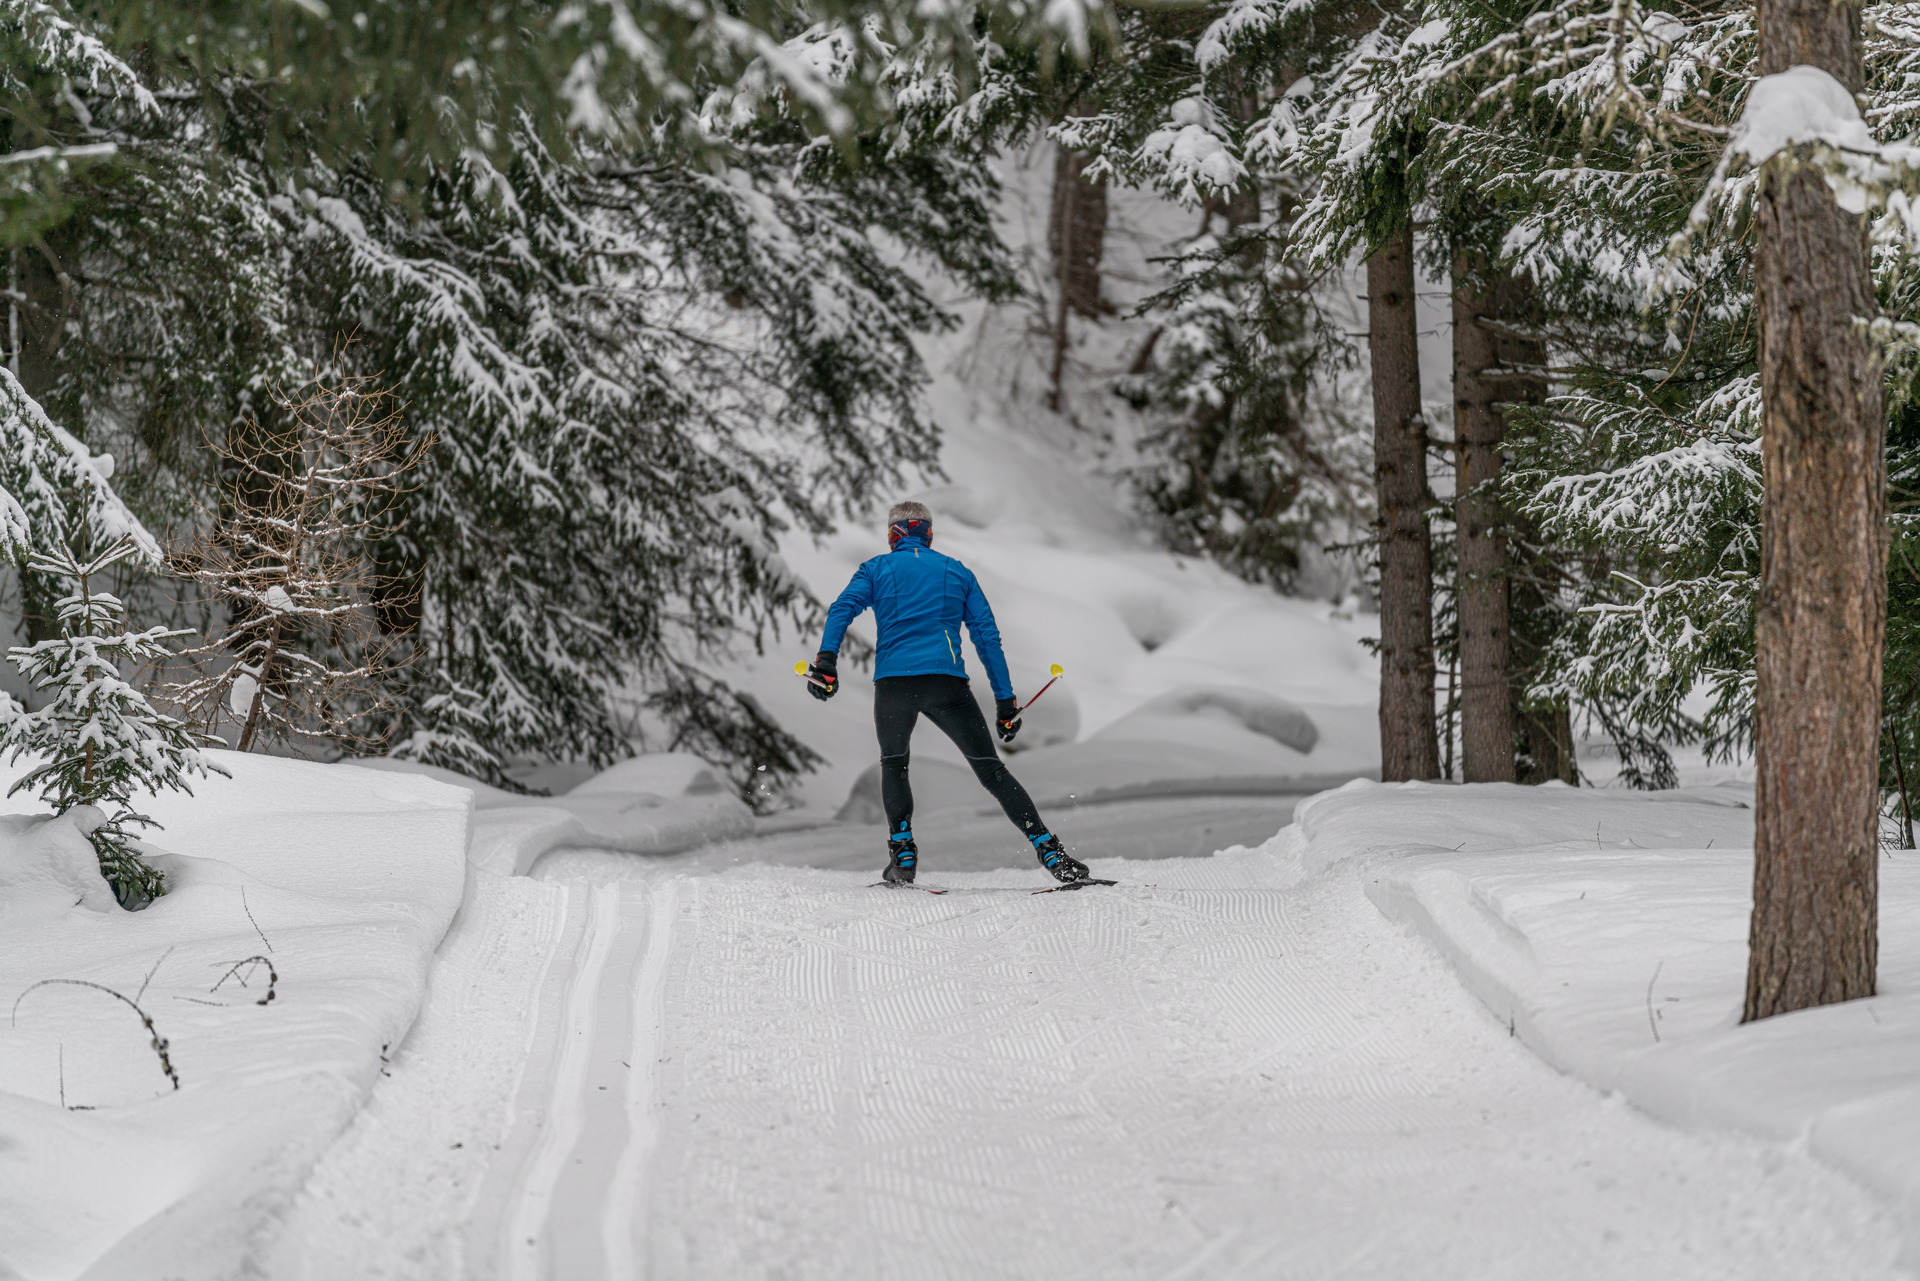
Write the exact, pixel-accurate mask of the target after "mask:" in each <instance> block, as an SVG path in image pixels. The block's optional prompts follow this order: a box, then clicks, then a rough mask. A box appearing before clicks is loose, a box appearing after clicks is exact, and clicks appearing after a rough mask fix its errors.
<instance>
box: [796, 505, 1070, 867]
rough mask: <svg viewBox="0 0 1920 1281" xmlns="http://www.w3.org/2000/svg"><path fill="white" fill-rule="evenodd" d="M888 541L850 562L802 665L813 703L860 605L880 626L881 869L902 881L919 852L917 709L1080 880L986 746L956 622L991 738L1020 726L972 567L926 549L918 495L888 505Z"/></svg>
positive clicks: (1048, 853)
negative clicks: (912, 784) (984, 696)
mask: <svg viewBox="0 0 1920 1281" xmlns="http://www.w3.org/2000/svg"><path fill="white" fill-rule="evenodd" d="M887 544H888V547H889V548H890V550H889V551H888V553H887V554H886V555H884V556H875V557H874V558H873V559H872V560H870V561H868V562H867V563H866V564H864V565H862V566H861V567H860V568H859V569H857V570H855V571H854V574H853V581H851V582H849V583H848V584H847V588H846V590H845V591H843V592H841V593H840V596H839V599H837V600H835V601H834V602H833V607H832V608H831V609H829V610H828V611H827V630H826V634H825V635H824V636H823V637H821V639H820V652H819V654H818V655H816V656H815V658H814V660H813V666H812V668H811V669H809V671H808V675H809V676H811V677H812V678H813V679H812V681H810V682H809V683H808V685H807V691H808V692H809V693H811V694H812V695H813V696H814V697H815V698H817V699H820V700H821V701H822V702H824V701H826V700H827V699H829V698H832V697H833V696H834V694H835V693H837V692H838V691H839V688H840V673H839V662H840V642H841V640H842V639H844V638H845V636H846V634H847V625H848V624H850V623H851V622H853V620H854V619H856V618H858V617H859V616H860V612H861V611H862V610H866V609H871V610H873V617H874V621H875V622H876V623H878V624H879V629H880V646H879V654H878V656H877V658H876V659H875V661H874V665H873V724H874V728H875V729H876V730H877V731H878V732H879V735H880V799H881V801H882V803H884V804H885V806H886V809H887V870H886V871H884V872H882V873H881V876H882V877H883V878H884V879H885V880H887V881H890V882H893V883H896V884H911V883H912V881H913V873H914V868H915V865H916V864H917V863H918V862H919V851H918V849H917V848H916V847H915V845H914V843H913V792H912V790H911V789H910V788H909V787H908V785H907V763H908V757H909V753H908V750H907V748H908V744H909V742H910V741H911V739H912V737H913V727H914V723H915V722H916V721H918V720H919V718H920V716H921V714H922V713H925V715H926V718H927V719H928V720H930V721H932V722H933V723H934V724H935V725H937V726H939V728H940V730H941V732H942V733H944V734H946V736H947V737H948V738H950V739H952V740H953V742H954V745H955V746H957V747H958V748H959V749H960V752H961V754H962V755H963V756H965V757H966V758H967V764H969V765H971V766H973V773H974V776H975V777H976V778H978V779H979V780H980V783H981V786H983V787H985V788H986V789H987V790H988V791H989V792H992V793H993V795H994V799H995V800H997V801H999V802H1000V808H1002V809H1004V810H1005V811H1006V812H1007V817H1008V818H1010V819H1012V820H1013V821H1014V823H1015V825H1016V826H1018V827H1019V828H1020V831H1021V832H1022V834H1024V835H1025V836H1026V838H1027V840H1028V841H1030V842H1031V843H1032V845H1033V849H1034V852H1035V853H1036V854H1038V855H1039V856H1040V863H1041V866H1043V867H1045V868H1046V869H1047V870H1048V871H1049V872H1052V873H1053V875H1054V878H1055V879H1056V880H1059V881H1063V882H1066V883H1068V884H1071V883H1073V882H1075V881H1083V880H1086V879H1087V867H1086V864H1084V863H1081V862H1078V861H1077V860H1075V859H1073V858H1072V857H1070V856H1069V855H1068V854H1067V852H1066V851H1065V850H1064V849H1062V848H1061V847H1060V840H1059V838H1058V837H1056V836H1054V835H1053V834H1052V833H1051V832H1049V831H1048V830H1047V825H1046V824H1045V823H1044V822H1042V821H1041V819H1040V813H1039V811H1038V810H1036V809H1034V807H1033V800H1032V798H1031V797H1029V796H1028V795H1027V789H1026V788H1024V787H1022V786H1020V783H1019V781H1018V780H1017V779H1015V778H1014V776H1013V774H1012V773H1011V772H1010V771H1008V769H1007V767H1006V765H1005V764H1004V763H1002V761H1001V760H1000V757H999V754H998V753H996V752H995V751H994V750H993V739H992V738H991V737H989V736H988V733H987V723H986V721H985V719H983V718H982V717H981V715H980V705H979V704H978V703H976V702H974V701H973V691H972V690H971V689H970V688H969V687H968V685H967V669H966V665H965V664H964V663H962V662H961V661H960V624H962V623H965V624H966V625H967V633H968V634H969V635H970V636H972V637H973V649H974V652H975V653H977V654H978V655H979V656H980V663H981V666H983V667H985V668H986V669H987V680H988V682H989V683H990V684H991V685H992V686H993V697H994V709H993V715H994V721H995V722H996V724H997V727H998V730H999V734H1000V741H1001V742H1003V743H1011V742H1012V741H1013V736H1014V735H1015V734H1018V733H1019V732H1020V704H1019V701H1018V700H1016V699H1015V698H1014V696H1013V681H1012V679H1011V678H1010V677H1009V676H1008V675H1007V660H1006V657H1005V656H1004V655H1003V654H1002V653H1001V652H1000V629H999V628H997V627H995V626H994V623H993V611H992V610H991V609H989V608H988V607H987V598H986V596H985V595H984V594H982V592H981V591H980V583H979V581H978V580H977V579H975V578H974V576H973V572H972V571H971V570H969V569H968V568H967V567H966V566H965V565H962V564H961V563H960V562H959V561H957V560H955V559H954V558H953V557H951V556H943V555H941V554H940V553H939V552H937V551H934V550H933V513H932V512H930V511H928V510H927V508H926V505H925V504H923V503H898V504H896V505H895V506H894V509H893V511H892V512H890V513H889V514H888V516H887Z"/></svg>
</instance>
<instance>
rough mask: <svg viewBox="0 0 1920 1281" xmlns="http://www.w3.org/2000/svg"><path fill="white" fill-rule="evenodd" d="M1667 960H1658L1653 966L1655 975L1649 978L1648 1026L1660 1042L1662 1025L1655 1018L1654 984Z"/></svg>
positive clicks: (1656, 1041)
mask: <svg viewBox="0 0 1920 1281" xmlns="http://www.w3.org/2000/svg"><path fill="white" fill-rule="evenodd" d="M1665 964H1666V962H1665V961H1658V962H1656V963H1655V964H1654V967H1653V977H1652V978H1650V979H1648V980H1647V1026H1648V1027H1650V1028H1652V1029H1653V1043H1654V1044H1655V1045H1658V1044H1659V1043H1660V1025H1659V1024H1658V1023H1656V1022H1654V1019H1653V985H1654V984H1655V983H1658V982H1659V981H1660V967H1661V966H1663V965H1665Z"/></svg>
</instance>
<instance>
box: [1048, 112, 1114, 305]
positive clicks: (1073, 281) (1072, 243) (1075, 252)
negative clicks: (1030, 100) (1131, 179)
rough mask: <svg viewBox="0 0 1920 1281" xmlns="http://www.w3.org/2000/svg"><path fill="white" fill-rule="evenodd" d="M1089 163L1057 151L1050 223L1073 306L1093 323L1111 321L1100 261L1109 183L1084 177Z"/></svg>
mask: <svg viewBox="0 0 1920 1281" xmlns="http://www.w3.org/2000/svg"><path fill="white" fill-rule="evenodd" d="M1086 167H1087V158H1086V157H1085V156H1083V155H1080V154H1078V153H1076V152H1072V151H1068V150H1067V149H1066V148H1065V147H1058V148H1055V151H1054V161H1053V208H1052V213H1051V216H1050V217H1049V218H1048V220H1047V251H1048V252H1049V253H1051V254H1052V255H1053V261H1054V264H1055V266H1056V268H1057V270H1058V273H1059V275H1058V279H1059V281H1060V282H1061V284H1062V286H1063V288H1064V292H1065V295H1066V300H1067V305H1068V306H1069V307H1071V308H1072V309H1073V310H1074V311H1076V312H1078V313H1080V314H1081V315H1082V316H1087V317H1089V318H1091V317H1095V316H1102V315H1111V314H1112V312H1113V305H1112V304H1111V303H1108V302H1105V301H1103V300H1102V299H1101V297H1100V260H1101V259H1102V258H1103V257H1105V256H1106V246H1107V183H1106V179H1104V178H1102V179H1101V180H1100V181H1098V182H1088V181H1087V180H1086V179H1085V178H1083V177H1082V176H1081V174H1082V173H1083V172H1084V171H1085V170H1086Z"/></svg>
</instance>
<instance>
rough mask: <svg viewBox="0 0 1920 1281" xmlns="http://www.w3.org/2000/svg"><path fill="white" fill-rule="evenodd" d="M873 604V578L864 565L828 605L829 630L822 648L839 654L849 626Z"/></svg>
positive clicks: (821, 645)
mask: <svg viewBox="0 0 1920 1281" xmlns="http://www.w3.org/2000/svg"><path fill="white" fill-rule="evenodd" d="M871 604H873V579H872V577H871V576H869V575H868V573H867V567H866V566H865V565H862V566H861V567H860V568H859V569H856V570H854V571H853V578H852V580H851V581H849V582H848V583H847V586H846V588H845V590H843V591H842V592H841V593H840V594H839V595H838V596H837V597H835V598H834V601H833V604H832V605H830V606H828V607H827V630H826V633H825V634H824V635H822V636H821V637H820V648H821V649H825V650H831V651H833V652H834V653H836V654H838V653H839V652H840V642H841V641H843V640H845V639H846V635H847V628H848V626H849V625H851V624H852V622H853V620H854V619H856V618H858V617H860V615H861V614H862V613H864V612H865V611H866V608H867V607H868V606H869V605H871Z"/></svg>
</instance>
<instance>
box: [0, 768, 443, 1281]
mask: <svg viewBox="0 0 1920 1281" xmlns="http://www.w3.org/2000/svg"><path fill="white" fill-rule="evenodd" d="M214 759H216V760H217V761H218V762H219V763H220V764H221V765H222V766H223V767H224V768H226V769H227V770H229V771H230V772H231V775H232V777H231V778H214V779H209V780H207V781H205V782H200V783H197V784H196V791H197V792H198V793H199V795H198V796H197V797H194V798H185V797H172V796H170V797H164V798H156V799H154V800H153V801H152V802H151V803H150V804H149V805H148V806H147V807H146V808H147V809H148V810H149V811H150V812H151V813H152V814H153V815H154V816H155V817H156V818H158V819H160V820H161V821H162V822H163V823H164V824H165V828H164V830H162V831H160V832H158V833H155V834H154V836H153V840H154V843H155V844H157V845H160V846H163V847H164V848H166V849H168V850H171V851H173V855H172V857H169V858H166V859H163V860H161V862H162V864H163V865H164V866H165V868H166V871H167V873H168V875H169V876H170V877H171V878H172V880H173V883H174V888H173V890H172V892H171V893H169V894H167V895H166V896H164V897H163V898H161V899H160V900H159V901H158V902H156V903H155V904H154V905H153V906H152V907H150V908H148V909H147V910H146V911H143V912H139V913H136V914H128V913H125V912H122V911H121V910H120V909H119V908H118V907H117V906H116V905H114V903H113V900H112V897H111V895H110V894H109V895H107V896H106V898H105V903H104V906H103V907H101V908H98V909H96V908H93V907H90V906H88V905H85V904H74V903H73V902H72V900H71V898H68V899H66V900H64V901H61V900H58V899H55V900H51V901H49V900H46V899H35V898H22V897H20V896H11V895H5V894H0V939H4V946H0V1001H4V1003H5V1004H6V1005H7V1006H8V1007H9V1009H8V1018H7V1019H6V1020H5V1021H0V1277H4V1278H8V1279H9V1281H11V1279H12V1278H15V1277H19V1278H26V1279H27V1281H41V1279H43V1278H48V1279H51V1278H68V1277H77V1276H81V1275H85V1276H87V1277H92V1278H128V1279H129V1281H154V1279H156V1278H163V1277H179V1278H200V1277H224V1276H232V1275H239V1274H241V1273H242V1272H243V1271H244V1270H245V1269H246V1268H247V1266H248V1265H249V1263H250V1262H251V1261H252V1260H253V1259H254V1258H256V1257H257V1253H258V1250H259V1249H260V1247H261V1245H262V1244H263V1242H264V1241H266V1240H269V1239H271V1237H272V1236H273V1235H274V1233H275V1232H276V1231H277V1230H278V1226H279V1220H280V1218H281V1216H282V1215H283V1214H284V1213H285V1212H286V1209H287V1206H288V1205H289V1203H290V1202H291V1201H292V1199H293V1196H294V1193H295V1192H296V1190H297V1189H298V1188H299V1187H300V1185H301V1183H302V1181H303V1180H304V1179H305V1178H306V1176H307V1174H308V1172H309V1171H310V1170H311V1169H312V1167H313V1164H314V1162H315V1161H316V1160H318V1159H319V1157H320V1156H321V1154H322V1153H323V1152H324V1151H325V1150H326V1148H327V1146H328V1145H329V1144H330V1143H331V1142H332V1141H333V1140H334V1138H335V1137H336V1136H337V1135H338V1134H339V1133H340V1132H341V1131H342V1130H343V1129H344V1128H346V1126H347V1125H348V1123H349V1122H350V1121H352V1119H353V1118H354V1116H355V1114H356V1113H357V1112H358V1111H359V1110H360V1108H361V1106H362V1105H363V1104H364V1103H365V1101H366V1097H367V1092H368V1090H369V1088H370V1087H371V1086H372V1085H373V1083H374V1082H375V1081H376V1080H378V1079H379V1074H380V1072H381V1068H382V1062H383V1060H384V1058H385V1057H386V1055H387V1053H388V1052H389V1050H390V1049H391V1047H393V1046H397V1045H398V1044H399V1043H400V1042H401V1041H402V1040H403V1039H404V1038H405V1037H406V1036H407V1034H408V1029H409V1028H410V1027H411V1025H412V1024H413V1022H414V1017H415V1015H416V1014H417V1013H418V1011H419V1008H420V1003H421V999H422V995H423V992H424V990H425V986H426V980H427V971H428V966H429V963H430V961H432V959H433V954H434V948H435V946H436V945H437V944H438V943H439V942H440V939H441V936H442V934H443V933H444V932H445V931H446V928H447V924H448V922H449V920H450V919H451V918H452V917H453V915H454V911H455V908H456V907H457V906H458V905H459V903H460V899H461V893H462V888H463V886H464V884H465V882H466V858H465V856H466V847H467V834H468V814H469V805H470V799H469V796H468V794H467V793H466V792H464V791H461V790H458V789H456V788H452V787H447V786H445V785H443V784H440V783H436V782H432V781H429V780H426V779H420V778H410V777H406V776H399V775H391V774H378V773H374V772H372V771H370V770H362V769H352V768H345V767H326V766H318V765H308V764H304V763H301V762H297V761H284V760H276V759H270V758H266V757H259V756H240V755H237V754H235V753H231V752H221V753H215V754H214ZM17 776H18V772H17V771H10V770H0V790H3V788H4V785H6V784H10V783H11V782H12V781H13V779H14V778H15V777H17ZM13 804H14V805H15V806H16V807H17V808H19V809H23V810H25V809H31V808H33V806H32V804H31V802H30V801H26V800H23V799H16V800H15V801H14V802H13ZM70 824H71V820H70V819H60V820H44V819H43V820H39V821H38V824H37V827H36V828H35V829H33V830H32V832H31V833H30V834H29V836H28V837H27V838H25V839H23V838H22V837H20V836H18V835H17V834H16V833H15V832H11V831H9V832H5V833H0V871H4V870H5V869H7V868H11V867H18V866H20V865H22V864H23V863H25V862H27V861H29V860H31V859H33V858H34V857H35V856H36V851H35V850H34V849H33V848H32V845H31V837H32V836H33V835H38V836H39V837H40V838H41V839H42V840H45V839H50V838H58V837H59V836H60V835H61V831H60V829H62V828H67V829H69V830H68V831H67V832H66V833H65V836H66V839H67V840H68V841H69V842H71V843H73V844H74V845H75V847H76V852H77V853H79V855H80V856H81V858H82V860H87V859H90V857H91V850H90V848H89V847H88V846H86V845H85V843H84V842H83V841H81V840H80V838H79V837H78V836H77V834H74V833H72V832H71V830H70ZM82 865H83V866H84V865H85V864H84V862H83V864H82ZM94 875H95V878H96V882H97V875H98V874H97V872H96V873H95V874H94ZM248 958H263V960H262V961H260V962H255V963H244V962H247V961H248ZM237 962H241V963H244V964H241V965H240V967H239V969H238V970H237V971H236V970H235V969H234V966H235V964H236V963H237ZM269 969H270V970H271V977H270V974H269ZM46 980H60V982H55V983H52V984H49V985H47V986H36V985H38V984H41V983H43V982H44V981H46ZM73 980H78V981H80V982H83V983H89V984H96V985H99V986H97V987H83V986H76V985H74V984H73V983H72V982H71V981H73ZM102 988H104V989H109V990H110V991H111V992H114V993H119V994H120V997H124V998H127V1001H130V1002H132V1003H133V1005H138V1006H139V1011H144V1013H145V1015H146V1017H148V1018H150V1019H151V1020H152V1029H151V1031H149V1028H148V1027H147V1026H146V1025H145V1024H143V1021H142V1016H141V1013H140V1012H139V1011H136V1010H135V1009H134V1008H133V1005H130V1004H127V1003H126V1002H123V1001H122V1000H121V999H119V997H116V996H114V995H111V994H109V991H103V990H101V989H102ZM156 1038H163V1040H156ZM163 1046H164V1049H165V1062H166V1066H167V1067H170V1068H171V1071H172V1073H173V1078H172V1079H170V1078H169V1076H168V1074H167V1071H166V1069H165V1068H163V1065H162V1061H161V1055H160V1053H159V1050H160V1049H161V1048H162V1047H163Z"/></svg>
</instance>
